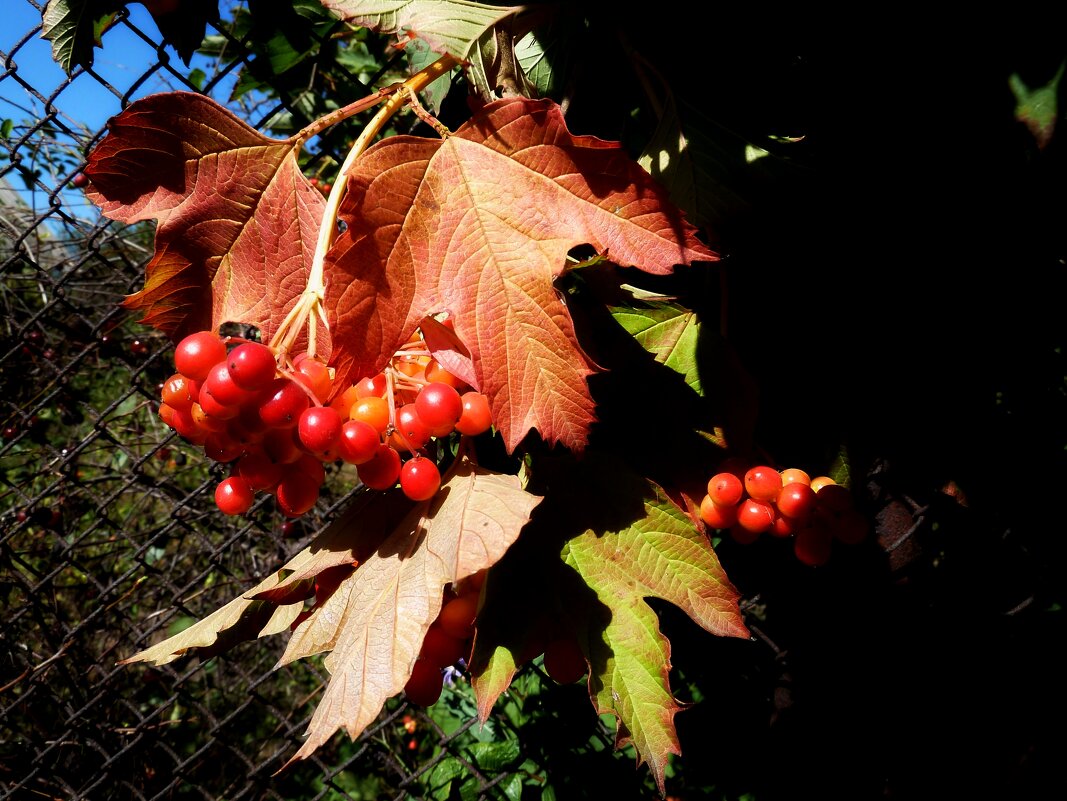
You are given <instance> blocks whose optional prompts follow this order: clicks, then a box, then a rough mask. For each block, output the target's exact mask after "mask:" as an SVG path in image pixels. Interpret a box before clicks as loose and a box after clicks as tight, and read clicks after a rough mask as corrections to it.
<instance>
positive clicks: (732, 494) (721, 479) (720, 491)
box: [708, 472, 745, 528]
mask: <svg viewBox="0 0 1067 801" xmlns="http://www.w3.org/2000/svg"><path fill="white" fill-rule="evenodd" d="M744 494H745V485H744V484H743V483H742V482H741V479H740V478H738V477H737V476H736V475H734V474H733V473H725V472H723V473H716V474H715V475H713V476H712V477H711V478H710V479H709V480H708V495H709V497H710V498H711V500H712V501H713V502H714V503H715V504H717V505H718V506H737V504H739V503H741V498H742V497H744ZM720 528H728V527H727V526H721V527H720Z"/></svg>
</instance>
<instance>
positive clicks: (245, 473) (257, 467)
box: [234, 453, 282, 490]
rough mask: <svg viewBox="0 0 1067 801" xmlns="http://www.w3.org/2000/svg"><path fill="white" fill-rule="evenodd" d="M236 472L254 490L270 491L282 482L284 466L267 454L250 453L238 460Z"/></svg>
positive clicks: (235, 467)
mask: <svg viewBox="0 0 1067 801" xmlns="http://www.w3.org/2000/svg"><path fill="white" fill-rule="evenodd" d="M234 471H235V472H236V473H237V475H239V476H240V477H241V478H243V479H244V480H245V481H247V482H248V484H249V486H251V487H252V489H257V490H269V489H271V487H274V486H275V485H276V484H277V483H278V482H279V481H281V480H282V466H281V465H280V464H276V463H275V462H273V461H271V459H270V457H269V456H267V455H266V454H265V453H249V454H246V455H244V456H242V457H241V458H240V459H238V460H237V464H236V465H235V466H234Z"/></svg>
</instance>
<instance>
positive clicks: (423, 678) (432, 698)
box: [404, 659, 444, 706]
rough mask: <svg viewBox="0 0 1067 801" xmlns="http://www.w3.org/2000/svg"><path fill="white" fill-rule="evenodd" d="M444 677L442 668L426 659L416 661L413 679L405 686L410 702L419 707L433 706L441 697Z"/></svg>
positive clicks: (412, 674)
mask: <svg viewBox="0 0 1067 801" xmlns="http://www.w3.org/2000/svg"><path fill="white" fill-rule="evenodd" d="M443 686H444V675H443V674H442V673H441V668H439V667H437V666H435V665H434V664H433V663H432V662H430V661H429V660H426V659H416V660H415V666H414V667H413V668H412V670H411V677H410V678H409V679H408V682H407V684H405V685H404V693H405V694H406V695H407V697H408V700H409V701H410V702H411V703H413V704H418V705H419V706H432V705H433V704H435V703H437V699H438V698H440V697H441V688H442V687H443Z"/></svg>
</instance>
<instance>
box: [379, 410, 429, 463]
mask: <svg viewBox="0 0 1067 801" xmlns="http://www.w3.org/2000/svg"><path fill="white" fill-rule="evenodd" d="M431 436H432V433H431V431H430V429H429V427H428V426H427V425H426V423H424V422H423V420H422V418H421V417H420V416H419V413H418V410H417V409H416V407H415V404H414V403H405V404H404V405H403V406H401V407H400V408H399V409H397V410H396V431H395V432H394V433H393V434H392V435H390V437H389V444H390V445H392V446H393V447H394V448H396V449H397V450H398V451H399V450H405V451H410V452H412V453H414V452H415V451H417V450H419V449H420V448H424V447H426V443H427V442H429V441H430V437H431Z"/></svg>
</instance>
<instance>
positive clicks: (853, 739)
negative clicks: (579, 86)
mask: <svg viewBox="0 0 1067 801" xmlns="http://www.w3.org/2000/svg"><path fill="white" fill-rule="evenodd" d="M1036 24H1037V23H1036V22H1035V21H1034V20H1026V25H1027V26H1032V25H1036ZM890 31H891V32H895V26H893V25H890ZM902 33H904V32H902ZM1001 33H1002V34H1003V36H1002V37H1001V38H1000V39H999V40H998V41H999V42H1001V43H1003V42H1007V44H1002V45H1001V46H998V47H996V48H989V47H986V46H984V45H983V44H982V43H981V42H979V41H977V39H973V40H972V39H968V41H967V43H961V41H960V40H961V39H962V38H963V37H945V38H939V37H938V36H936V35H934V32H933V31H929V32H928V35H926V36H923V35H921V34H920V35H911V34H914V32H913V31H909V32H907V35H904V36H902V37H900V38H894V37H892V36H887V38H886V39H885V40H883V42H884V43H875V42H871V43H870V46H869V47H865V46H864V43H859V45H857V47H856V48H855V49H853V50H850V51H849V52H847V53H846V52H834V53H825V52H824V53H820V52H818V51H817V50H816V51H815V52H813V53H803V52H798V53H797V54H796V55H795V56H790V55H782V54H783V53H787V52H788V49H779V47H778V46H777V45H775V46H773V47H768V46H764V47H762V48H760V47H754V48H753V50H752V51H750V52H749V54H748V57H747V58H741V59H738V58H737V52H736V50H735V49H734V48H727V49H728V53H727V54H723V55H722V56H721V59H717V58H716V56H715V55H714V54H711V55H710V56H709V59H710V60H711V61H712V62H713V63H712V64H711V65H707V63H706V62H702V63H704V64H705V67H706V68H707V71H706V72H702V73H701V74H702V75H709V76H710V77H709V79H708V81H707V84H711V85H712V86H715V87H717V86H718V85H719V80H720V78H721V83H722V84H727V85H730V86H732V87H734V89H735V90H736V95H731V96H728V97H727V98H726V100H725V101H724V113H725V115H726V117H727V118H729V116H730V115H731V114H734V113H736V115H737V117H736V119H737V120H738V124H742V121H750V120H753V119H756V120H759V119H760V117H761V115H762V116H765V117H766V121H767V122H768V123H769V124H770V126H771V127H772V128H773V127H776V126H777V127H778V129H779V130H780V131H782V133H786V134H794V135H795V134H802V135H804V136H805V140H804V142H803V143H802V144H800V145H798V146H797V147H798V152H799V153H800V154H802V155H801V156H800V157H799V158H798V159H797V160H798V161H799V162H802V165H803V169H798V170H796V171H793V172H790V173H788V175H785V177H783V178H782V180H781V181H780V182H774V183H771V184H769V185H766V186H763V187H761V189H762V190H764V191H762V192H761V193H760V194H759V195H758V201H757V203H756V204H755V206H754V208H753V210H752V212H751V213H750V214H749V215H746V216H745V217H744V218H743V220H742V224H741V225H739V226H738V228H737V229H736V230H735V231H731V232H729V236H728V238H727V244H726V248H725V251H726V252H727V253H728V254H729V255H728V259H727V265H726V266H727V270H728V274H729V281H730V292H731V294H730V303H731V305H730V311H729V329H728V330H729V336H730V338H731V340H732V342H733V343H734V345H735V346H736V347H737V349H738V351H739V353H740V354H741V356H742V360H743V362H744V364H745V365H746V367H747V368H748V369H749V370H750V371H751V373H752V374H753V376H754V377H755V378H756V381H757V384H758V386H759V389H760V395H759V419H758V423H757V433H756V441H757V442H758V443H759V445H760V446H761V447H763V448H765V449H766V450H767V451H768V453H769V454H771V455H772V456H773V457H774V458H775V459H777V460H778V462H779V463H780V464H783V465H797V466H801V467H805V468H809V467H814V469H816V470H818V469H819V468H818V466H817V465H814V466H813V465H812V464H811V461H812V457H813V454H819V453H820V449H825V448H826V447H827V446H828V445H829V446H830V447H831V448H833V447H834V445H835V443H837V444H840V445H844V446H846V447H847V449H848V453H849V455H850V457H851V463H852V473H853V480H854V488H857V489H860V490H861V492H863V493H864V495H865V502H866V504H867V508H868V509H870V511H871V512H872V514H873V515H874V516H875V519H876V520H877V522H878V529H877V535H878V536H877V538H876V539H877V541H876V543H870V547H865V548H861V549H858V550H857V551H855V552H852V553H848V554H841V555H840V558H839V555H838V554H837V553H835V556H834V558H833V559H832V562H831V564H830V565H828V566H827V567H826V568H823V569H821V571H817V572H816V573H813V572H811V571H805V570H803V569H801V568H799V567H798V566H796V565H793V564H790V563H789V562H788V554H783V553H782V551H781V549H774V548H772V547H770V546H774V545H776V543H769V544H768V547H758V548H757V549H756V550H751V549H744V548H740V547H733V546H732V545H731V544H730V543H728V542H727V543H725V544H724V546H723V547H722V548H720V554H721V555H722V558H723V561H724V564H725V566H726V568H727V571H728V573H729V574H730V576H731V578H733V579H734V580H735V582H736V583H737V584H738V585H739V586H740V587H741V588H742V590H743V591H745V592H746V594H748V595H749V597H754V598H756V599H757V600H758V603H759V604H765V605H766V610H767V612H766V619H765V620H760V621H757V622H756V625H757V627H758V628H759V629H760V630H761V633H762V634H765V635H766V636H767V637H768V639H769V640H770V641H772V642H773V643H774V645H775V646H776V647H777V648H779V649H781V652H780V654H779V655H778V658H777V659H776V660H774V661H773V666H772V665H771V664H768V665H767V666H766V668H767V669H768V671H769V672H770V673H771V674H774V675H776V676H777V679H776V681H777V684H776V689H775V691H774V694H773V696H772V697H773V698H774V701H775V703H774V704H773V706H774V709H773V711H772V712H771V713H769V714H768V715H767V716H765V717H764V718H763V719H762V720H761V716H760V714H759V713H757V712H756V711H755V710H756V708H757V707H759V705H760V704H761V703H763V702H764V700H765V698H764V697H760V698H752V697H748V696H746V694H745V692H744V688H743V687H742V686H740V685H739V684H738V681H739V679H738V672H737V671H736V668H737V665H736V664H735V663H734V662H733V661H732V660H733V658H736V657H737V654H738V652H739V651H744V650H745V646H738V645H737V644H734V643H731V644H728V645H725V646H723V647H722V649H721V652H720V650H718V649H717V650H716V652H715V653H714V654H713V655H708V661H712V660H714V661H715V662H719V661H720V660H723V664H717V665H716V666H714V667H706V668H705V669H706V670H708V671H709V675H712V676H714V681H715V683H716V686H721V687H722V691H721V692H717V693H716V697H717V698H719V699H722V700H723V701H724V702H725V708H724V707H721V706H718V705H715V706H712V705H711V704H709V705H706V708H705V707H704V706H701V707H698V708H697V709H696V710H694V711H692V712H686V713H683V714H681V715H680V716H679V718H678V721H679V729H680V731H681V734H682V742H683V743H685V744H687V750H686V753H687V756H688V757H689V759H688V761H687V763H686V764H687V766H689V768H688V769H694V768H695V769H697V770H700V769H702V767H703V766H707V769H708V771H709V773H712V772H715V773H718V772H719V771H721V770H726V771H735V770H736V776H735V781H736V782H737V783H738V786H739V787H750V788H753V789H756V788H758V790H759V792H757V797H759V798H763V797H774V798H796V797H822V798H828V797H835V798H882V797H884V798H925V797H937V796H943V795H946V794H948V795H950V796H951V797H960V796H964V795H969V794H979V795H982V796H985V797H991V796H997V795H1000V796H1001V797H1014V798H1018V797H1028V796H1034V797H1051V796H1052V795H1055V794H1057V793H1059V794H1062V793H1063V791H1064V790H1065V788H1067V779H1065V778H1064V776H1063V775H1062V773H1061V772H1060V771H1059V770H1058V769H1057V767H1056V764H1057V762H1058V756H1057V755H1058V754H1060V753H1062V750H1063V747H1064V745H1065V742H1064V736H1063V730H1062V726H1061V725H1060V721H1062V719H1063V714H1064V711H1065V709H1064V702H1063V698H1062V695H1061V694H1060V693H1059V692H1058V690H1057V687H1058V678H1057V677H1058V676H1061V675H1062V674H1063V662H1062V657H1060V656H1059V651H1060V644H1062V642H1063V635H1064V614H1063V610H1062V603H1063V595H1064V587H1065V586H1067V585H1065V584H1064V578H1065V576H1064V573H1063V566H1064V564H1065V562H1064V556H1065V551H1064V543H1063V533H1064V529H1063V525H1062V521H1061V520H1060V519H1059V518H1060V515H1059V513H1058V509H1057V507H1058V504H1059V499H1060V498H1061V497H1062V486H1063V481H1064V477H1065V471H1064V443H1065V442H1067V437H1065V434H1067V431H1065V428H1064V421H1065V419H1067V417H1065V412H1067V402H1065V389H1067V388H1065V380H1064V375H1065V369H1064V367H1065V362H1064V354H1063V349H1062V347H1063V344H1064V332H1065V328H1064V326H1063V313H1062V302H1063V298H1064V289H1065V274H1067V271H1065V264H1067V262H1065V258H1067V238H1065V237H1067V227H1065V226H1064V224H1063V221H1064V219H1065V211H1067V208H1065V200H1067V196H1065V191H1064V189H1065V186H1067V185H1065V183H1064V178H1065V177H1067V176H1065V173H1064V138H1063V131H1062V130H1059V131H1057V134H1056V136H1054V137H1053V139H1052V140H1051V142H1050V143H1049V144H1048V146H1047V147H1045V148H1044V150H1040V149H1039V148H1038V146H1037V143H1036V140H1035V139H1034V137H1033V135H1032V134H1031V133H1030V131H1029V130H1028V129H1027V128H1026V127H1025V126H1024V125H1023V124H1022V123H1021V122H1020V121H1018V120H1017V119H1016V118H1015V110H1016V109H1015V105H1016V104H1015V99H1014V97H1013V95H1012V93H1011V90H1010V88H1009V83H1008V79H1009V76H1010V75H1011V74H1012V73H1018V74H1019V75H1020V76H1021V77H1022V78H1023V79H1024V80H1025V81H1026V82H1027V83H1029V84H1030V85H1031V86H1032V87H1037V86H1040V85H1044V84H1046V83H1048V82H1049V81H1050V80H1051V79H1052V78H1053V76H1054V75H1055V73H1056V70H1057V68H1058V67H1059V66H1060V64H1061V63H1063V61H1064V58H1065V57H1067V48H1065V46H1064V42H1063V41H1062V40H1060V41H1056V42H1048V41H1039V40H1037V39H1035V37H1034V36H1033V31H1032V30H1030V29H1026V30H1024V25H1022V24H1019V25H1012V24H1007V25H1006V27H1005V30H1003V31H1001ZM978 38H981V37H978ZM798 50H802V48H799V49H798ZM772 51H773V52H772ZM701 55H702V56H707V55H708V54H707V53H706V52H702V54H701ZM694 68H695V65H694V64H693V63H692V62H688V63H687V64H686V65H685V66H684V68H683V70H682V71H681V73H680V74H693V69H694ZM707 84H705V85H707ZM708 92H709V95H712V96H714V92H713V91H712V89H711V88H709V89H708ZM1059 95H1060V101H1061V103H1062V100H1063V97H1064V93H1063V91H1062V90H1061V91H1060V93H1059ZM751 101H756V104H755V105H750V102H751ZM1060 119H1061V121H1062V112H1061V115H1060ZM823 456H824V458H828V455H827V454H825V453H824V454H823ZM950 482H952V483H953V484H954V485H955V487H956V488H958V490H959V493H956V494H955V495H954V496H953V494H950V493H949V492H946V488H950V487H951V486H952V485H950ZM679 651H681V652H683V653H684V652H685V649H684V647H678V648H676V651H675V653H678V652H679ZM742 672H743V671H742ZM764 724H766V725H764ZM712 732H713V733H714V734H710V733H712ZM702 734H704V735H707V736H710V737H711V740H710V742H708V743H707V746H706V747H707V749H708V750H707V753H708V754H709V757H708V759H707V761H704V759H703V757H702V755H701V756H698V754H699V749H700V748H701V747H702V746H696V745H695V744H694V742H693V740H694V739H696V738H699V737H700V736H701V735H702ZM694 757H695V758H694ZM718 775H721V773H719V774H718ZM764 793H766V796H765V795H764Z"/></svg>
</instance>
